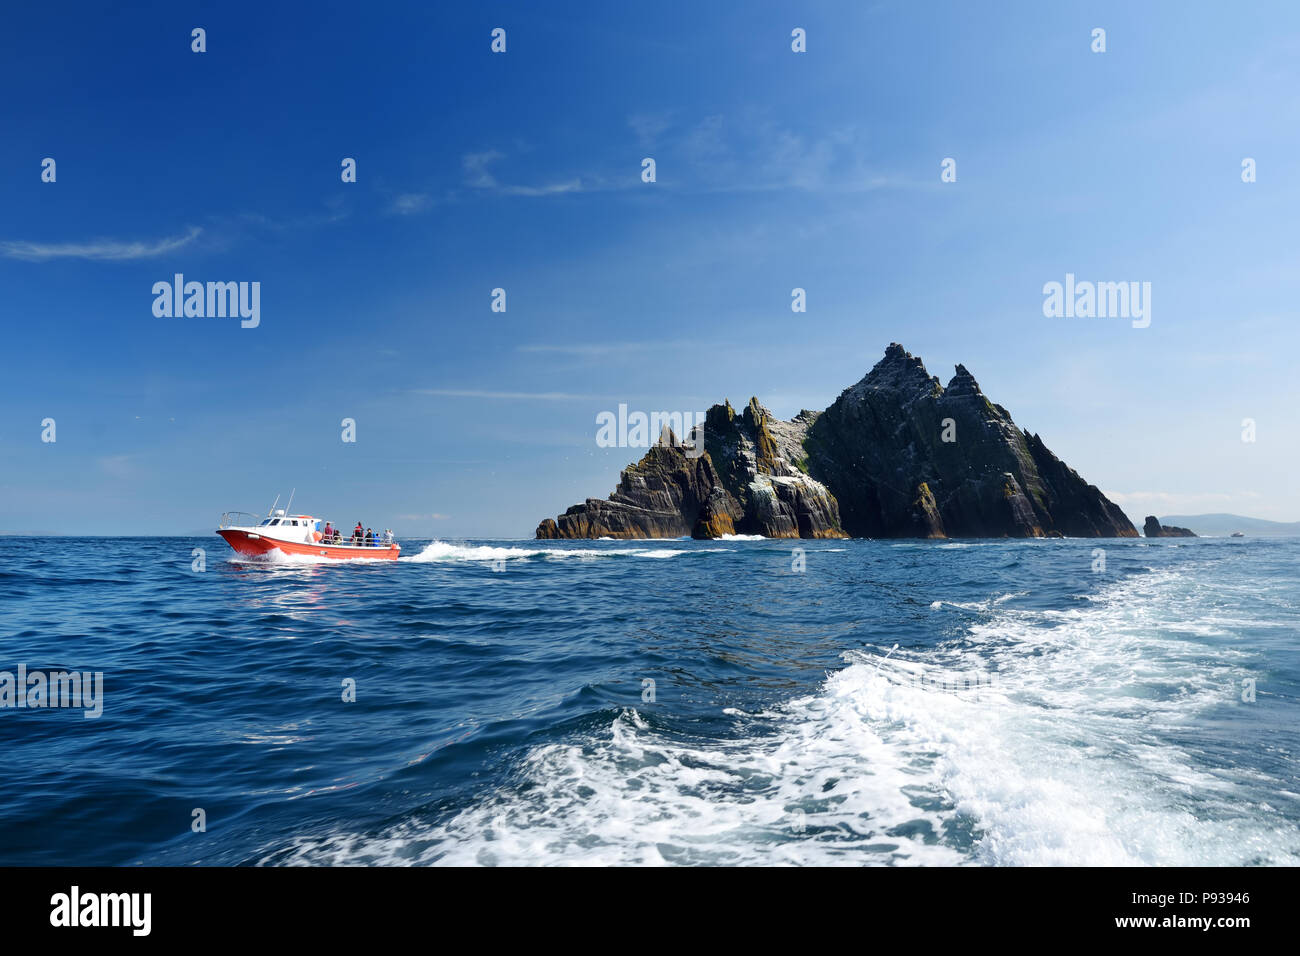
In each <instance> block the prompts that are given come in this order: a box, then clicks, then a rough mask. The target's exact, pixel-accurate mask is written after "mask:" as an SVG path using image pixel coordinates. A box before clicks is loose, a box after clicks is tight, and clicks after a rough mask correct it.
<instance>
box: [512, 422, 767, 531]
mask: <svg viewBox="0 0 1300 956" xmlns="http://www.w3.org/2000/svg"><path fill="white" fill-rule="evenodd" d="M741 518H743V512H742V510H741V509H740V507H739V505H737V503H736V502H735V500H734V499H732V498H731V496H730V495H728V494H727V492H726V489H725V488H724V487H723V486H722V482H721V480H720V479H719V478H718V473H717V471H716V470H715V469H714V467H713V462H712V460H710V458H709V456H708V455H707V454H704V455H701V456H699V457H697V458H692V457H690V456H688V455H687V454H686V450H684V449H683V448H682V447H681V446H680V445H678V444H677V443H676V441H675V440H671V441H665V440H661V441H660V442H659V444H657V445H654V446H653V447H652V448H651V449H650V450H649V451H647V452H646V454H645V456H644V457H643V458H642V459H641V460H640V461H639V462H637V463H636V464H635V465H631V466H629V467H628V468H627V469H626V470H624V472H623V474H622V477H621V480H620V481H619V483H618V487H617V488H616V489H615V490H614V493H613V494H611V495H610V496H609V498H608V499H605V500H602V499H600V498H588V499H587V500H586V502H584V503H583V504H580V505H574V506H573V507H572V508H570V509H569V510H568V511H566V512H565V513H564V514H562V515H560V517H559V518H558V519H556V520H552V519H550V518H547V519H546V520H544V521H543V522H542V523H541V524H540V525H538V526H537V537H539V538H605V537H608V538H680V537H682V536H684V535H694V536H696V537H701V538H713V537H719V536H721V535H723V534H730V533H733V532H734V530H735V522H736V521H738V520H740V519H741Z"/></svg>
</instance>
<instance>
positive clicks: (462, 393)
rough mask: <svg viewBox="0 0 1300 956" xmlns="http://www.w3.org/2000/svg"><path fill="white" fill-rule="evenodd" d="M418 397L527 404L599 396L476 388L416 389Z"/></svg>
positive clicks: (577, 399)
mask: <svg viewBox="0 0 1300 956" xmlns="http://www.w3.org/2000/svg"><path fill="white" fill-rule="evenodd" d="M411 391H412V392H413V393H414V394H416V395H440V396H443V397H447V398H493V399H502V400H505V401H526V402H533V401H539V402H586V401H590V400H592V399H595V398H599V397H600V396H598V395H574V394H571V393H569V392H494V391H488V390H481V389H474V388H414V389H411Z"/></svg>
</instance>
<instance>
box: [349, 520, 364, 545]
mask: <svg viewBox="0 0 1300 956" xmlns="http://www.w3.org/2000/svg"><path fill="white" fill-rule="evenodd" d="M365 533H366V531H365V529H364V528H363V527H361V522H360V521H358V522H357V526H356V527H355V528H353V529H352V543H353V544H360V543H361V536H362V535H363V534H365Z"/></svg>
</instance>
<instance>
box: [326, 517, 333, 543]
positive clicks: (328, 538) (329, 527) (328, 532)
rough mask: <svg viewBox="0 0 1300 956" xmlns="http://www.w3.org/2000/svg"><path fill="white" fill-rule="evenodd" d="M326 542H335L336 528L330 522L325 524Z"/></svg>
mask: <svg viewBox="0 0 1300 956" xmlns="http://www.w3.org/2000/svg"><path fill="white" fill-rule="evenodd" d="M325 540H326V541H332V540H334V526H333V525H331V524H330V523H329V522H328V521H326V522H325Z"/></svg>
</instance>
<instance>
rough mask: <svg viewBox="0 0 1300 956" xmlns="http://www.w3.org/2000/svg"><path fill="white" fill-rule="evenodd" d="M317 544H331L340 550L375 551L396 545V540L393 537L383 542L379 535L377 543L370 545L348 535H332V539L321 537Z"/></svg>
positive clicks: (361, 539)
mask: <svg viewBox="0 0 1300 956" xmlns="http://www.w3.org/2000/svg"><path fill="white" fill-rule="evenodd" d="M319 543H320V544H332V545H334V546H335V547H340V548H377V549H384V548H391V547H392V546H393V545H394V544H396V543H397V538H396V537H394V538H393V540H392V541H385V540H384V539H383V536H382V535H381V536H380V537H379V539H378V540H377V541H375V542H374V543H373V544H372V543H370V542H368V541H366V540H364V539H363V538H356V537H353V536H352V535H350V534H335V535H333V536H332V537H323V538H321V540H320V542H319Z"/></svg>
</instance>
